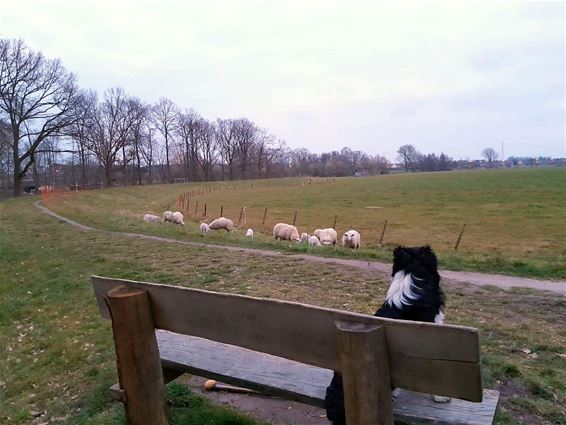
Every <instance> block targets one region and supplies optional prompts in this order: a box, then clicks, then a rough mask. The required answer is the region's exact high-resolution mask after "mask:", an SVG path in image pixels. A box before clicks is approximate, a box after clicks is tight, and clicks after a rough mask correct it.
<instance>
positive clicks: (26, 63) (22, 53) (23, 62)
mask: <svg viewBox="0 0 566 425" xmlns="http://www.w3.org/2000/svg"><path fill="white" fill-rule="evenodd" d="M80 98H81V96H80V93H79V89H78V86H77V84H76V80H75V76H74V75H73V74H71V73H68V72H67V71H66V70H65V68H64V67H63V65H62V64H61V62H60V61H59V60H58V59H46V58H45V57H44V56H43V55H42V54H41V53H39V52H33V51H32V50H30V49H29V48H28V47H27V46H26V45H25V44H24V42H23V41H22V40H0V113H1V114H2V115H3V116H4V117H5V118H6V121H7V122H8V123H9V124H10V127H11V133H12V137H11V140H10V148H11V150H12V166H13V181H14V196H20V195H21V193H22V178H23V177H24V176H25V174H26V172H27V171H28V169H29V168H30V167H31V166H32V165H33V162H34V160H35V158H34V154H35V151H36V150H37V149H38V147H39V146H40V145H41V143H42V142H43V141H44V140H45V139H46V138H48V137H50V136H57V135H59V134H61V133H62V131H63V130H64V129H65V128H66V127H68V126H69V125H71V124H72V123H73V122H74V120H75V119H76V114H75V113H74V110H75V108H76V107H77V105H78V103H79V101H80Z"/></svg>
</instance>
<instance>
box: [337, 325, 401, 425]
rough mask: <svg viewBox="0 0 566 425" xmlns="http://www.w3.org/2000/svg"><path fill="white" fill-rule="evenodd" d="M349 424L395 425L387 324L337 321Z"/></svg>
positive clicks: (347, 421)
mask: <svg viewBox="0 0 566 425" xmlns="http://www.w3.org/2000/svg"><path fill="white" fill-rule="evenodd" d="M336 328H337V337H338V351H339V353H340V364H341V372H342V381H343V386H344V405H345V407H346V423H347V424H348V425H369V424H371V425H393V401H392V394H391V379H390V377H389V359H388V354H387V342H386V339H385V328H384V327H383V326H380V325H369V324H363V323H350V322H343V321H339V320H338V321H336Z"/></svg>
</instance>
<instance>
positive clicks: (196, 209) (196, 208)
mask: <svg viewBox="0 0 566 425" xmlns="http://www.w3.org/2000/svg"><path fill="white" fill-rule="evenodd" d="M197 212H198V201H197V204H196V206H195V215H197Z"/></svg>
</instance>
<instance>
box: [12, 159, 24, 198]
mask: <svg viewBox="0 0 566 425" xmlns="http://www.w3.org/2000/svg"><path fill="white" fill-rule="evenodd" d="M20 170H21V166H20V161H14V196H15V197H18V196H22V176H21V174H20V173H21V172H20Z"/></svg>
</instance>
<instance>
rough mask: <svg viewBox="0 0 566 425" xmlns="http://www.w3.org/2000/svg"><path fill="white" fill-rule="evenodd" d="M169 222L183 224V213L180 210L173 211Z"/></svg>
mask: <svg viewBox="0 0 566 425" xmlns="http://www.w3.org/2000/svg"><path fill="white" fill-rule="evenodd" d="M171 222H172V223H175V224H180V225H181V226H184V225H185V222H184V221H183V214H182V213H181V212H180V211H175V212H174V213H173V217H171Z"/></svg>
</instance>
